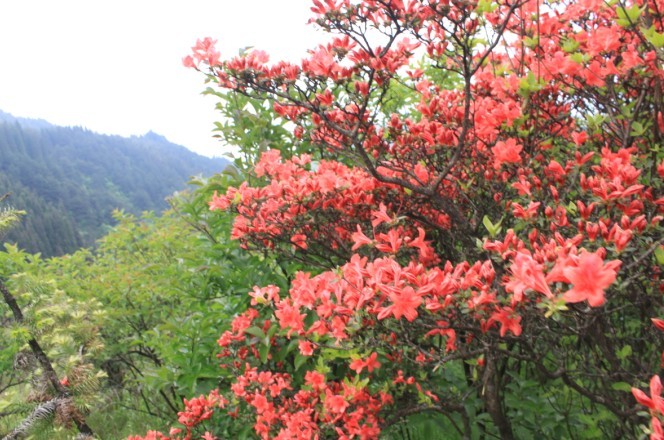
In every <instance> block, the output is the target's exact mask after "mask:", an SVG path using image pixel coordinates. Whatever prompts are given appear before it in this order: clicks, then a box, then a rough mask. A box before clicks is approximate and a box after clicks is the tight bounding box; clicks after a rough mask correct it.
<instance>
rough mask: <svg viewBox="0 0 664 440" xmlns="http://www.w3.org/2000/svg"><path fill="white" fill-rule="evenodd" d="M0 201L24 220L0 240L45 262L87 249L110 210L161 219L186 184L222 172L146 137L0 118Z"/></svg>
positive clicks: (219, 162) (214, 163)
mask: <svg viewBox="0 0 664 440" xmlns="http://www.w3.org/2000/svg"><path fill="white" fill-rule="evenodd" d="M0 158H1V159H0V194H5V193H10V197H9V199H8V204H9V205H10V206H11V207H13V208H15V209H17V210H21V211H25V212H26V213H27V214H28V215H27V216H25V219H24V221H23V222H21V224H20V225H19V226H17V227H16V228H15V229H14V230H12V232H11V233H10V234H9V236H8V237H7V241H9V242H11V243H16V244H18V246H19V247H20V248H23V249H25V250H26V251H28V252H31V253H35V252H40V253H41V254H42V255H43V256H46V257H50V256H56V255H63V254H66V253H71V252H73V251H75V250H76V249H78V248H81V247H91V246H93V245H94V244H95V241H96V240H97V239H99V238H100V237H102V236H103V235H104V233H106V232H107V231H108V229H109V226H110V225H111V224H113V217H112V212H113V210H116V209H118V210H122V211H125V212H127V213H132V214H140V213H141V212H143V211H155V212H161V211H163V210H164V209H166V208H167V207H168V204H167V202H166V198H167V197H168V196H169V195H171V194H173V193H174V192H176V191H180V190H183V189H185V188H186V185H187V182H188V180H189V179H190V177H191V176H194V175H199V174H202V175H204V176H209V175H212V174H214V173H217V172H219V171H221V170H223V168H224V167H225V166H226V165H227V164H228V162H227V161H226V160H224V159H220V158H214V159H210V158H207V157H203V156H200V155H197V154H195V153H193V152H191V151H189V150H187V149H186V148H184V147H182V146H179V145H175V144H173V143H171V142H169V141H168V140H166V139H165V138H164V137H162V136H160V135H158V134H155V133H152V132H150V133H147V134H146V135H144V136H140V137H136V136H134V137H131V138H124V137H120V136H106V135H100V134H97V133H94V132H92V131H89V130H87V129H84V128H80V127H58V126H54V125H51V124H49V123H47V122H45V121H42V120H30V119H22V118H15V117H12V116H11V115H8V114H7V113H2V112H0Z"/></svg>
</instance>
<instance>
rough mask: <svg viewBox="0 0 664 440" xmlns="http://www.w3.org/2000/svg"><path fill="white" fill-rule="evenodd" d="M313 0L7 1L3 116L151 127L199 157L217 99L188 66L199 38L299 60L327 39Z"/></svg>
mask: <svg viewBox="0 0 664 440" xmlns="http://www.w3.org/2000/svg"><path fill="white" fill-rule="evenodd" d="M310 4H311V1H310V0H250V1H243V0H190V1H187V2H184V1H175V0H173V1H168V0H112V1H110V0H57V1H54V0H0V110H3V111H5V112H8V113H11V114H13V115H15V116H22V117H30V118H41V119H45V120H47V121H49V122H51V123H53V124H56V125H65V126H82V127H86V128H88V129H90V130H93V131H96V132H99V133H104V134H118V135H122V136H130V135H142V134H145V133H146V132H148V131H149V130H152V131H154V132H156V133H159V134H161V135H163V136H165V137H166V138H168V139H169V140H170V141H172V142H175V143H177V144H180V145H184V146H185V147H187V148H189V149H191V150H194V151H196V152H198V153H200V154H205V155H208V156H211V155H217V156H219V155H222V154H223V153H224V152H225V150H224V148H223V146H222V145H221V144H220V142H219V141H217V140H215V139H213V138H212V137H211V130H212V127H213V122H214V121H215V120H218V118H217V114H216V113H215V111H214V110H213V108H214V100H213V99H212V98H210V97H203V96H201V95H200V92H201V91H202V90H203V88H204V85H203V80H204V78H203V76H202V75H201V74H198V73H197V72H195V71H193V70H190V69H186V68H184V67H183V66H182V62H181V59H182V57H184V56H185V55H188V54H189V52H190V47H191V46H193V45H194V43H195V41H196V39H197V38H203V37H206V36H210V37H213V38H216V39H217V40H218V48H219V49H220V50H221V52H222V55H223V56H224V57H226V58H227V57H230V56H232V55H234V54H236V53H237V51H238V50H239V49H240V48H242V47H246V46H254V47H257V48H260V49H264V50H266V51H267V52H268V53H269V54H270V55H271V60H278V59H282V58H288V59H291V60H293V61H299V60H300V59H301V58H302V57H303V56H304V55H305V52H306V49H307V48H310V47H313V45H314V44H313V42H314V41H320V40H321V38H322V37H321V35H322V34H321V33H320V32H317V31H316V30H315V28H314V27H313V26H312V25H306V22H307V20H308V19H309V18H310V17H311V15H312V14H311V11H310V9H309V8H310Z"/></svg>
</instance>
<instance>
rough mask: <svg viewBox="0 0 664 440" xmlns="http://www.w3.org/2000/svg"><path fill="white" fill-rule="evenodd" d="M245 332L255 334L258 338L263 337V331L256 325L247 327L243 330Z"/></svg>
mask: <svg viewBox="0 0 664 440" xmlns="http://www.w3.org/2000/svg"><path fill="white" fill-rule="evenodd" d="M244 332H245V333H248V334H250V335H252V336H256V337H257V338H259V339H264V338H265V332H264V331H263V330H262V329H260V328H258V327H249V328H248V329H246V330H245V331H244Z"/></svg>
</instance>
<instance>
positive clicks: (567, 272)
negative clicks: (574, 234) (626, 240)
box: [562, 252, 621, 307]
mask: <svg viewBox="0 0 664 440" xmlns="http://www.w3.org/2000/svg"><path fill="white" fill-rule="evenodd" d="M573 260H574V259H570V260H569V261H570V262H571V261H573ZM620 264H621V262H620V261H617V260H614V261H610V262H608V263H606V264H605V263H604V260H603V259H602V257H600V256H599V255H598V254H597V253H589V252H583V253H582V254H581V255H580V256H579V257H578V258H576V266H571V267H566V268H564V269H563V271H562V272H563V275H564V276H565V278H567V279H568V280H569V282H570V283H572V289H570V290H568V291H567V292H566V293H565V295H563V299H564V300H565V301H567V302H570V303H575V302H581V301H585V300H588V304H590V306H592V307H599V306H601V305H602V304H604V290H605V289H606V288H607V287H609V286H610V285H611V284H613V282H614V281H615V280H616V275H617V271H618V268H619V267H620Z"/></svg>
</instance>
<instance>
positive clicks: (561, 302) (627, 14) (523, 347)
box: [150, 0, 664, 439]
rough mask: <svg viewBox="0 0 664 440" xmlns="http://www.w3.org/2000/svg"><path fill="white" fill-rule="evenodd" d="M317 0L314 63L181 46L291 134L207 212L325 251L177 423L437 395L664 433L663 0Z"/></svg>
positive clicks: (469, 428)
mask: <svg viewBox="0 0 664 440" xmlns="http://www.w3.org/2000/svg"><path fill="white" fill-rule="evenodd" d="M312 11H313V13H314V14H315V18H314V19H313V20H314V21H315V23H316V24H317V25H318V26H319V27H320V28H322V29H323V30H325V31H328V32H330V33H331V34H332V39H331V41H330V43H328V44H325V45H321V46H319V47H317V48H314V49H312V50H311V51H310V52H309V54H308V57H307V58H305V59H304V60H302V62H300V63H297V64H294V63H288V62H277V63H270V62H269V58H268V56H267V55H266V54H265V53H263V52H260V51H249V52H247V53H244V54H242V55H240V56H238V57H236V58H234V59H231V60H228V61H221V60H220V58H219V55H218V53H217V52H216V50H215V49H214V42H213V41H211V40H209V39H206V40H203V41H199V42H198V43H197V44H196V46H195V47H194V48H193V49H194V51H193V55H191V56H190V57H187V58H186V59H185V65H187V66H190V67H194V68H197V69H200V70H201V71H203V70H206V71H207V75H208V78H209V80H210V81H213V82H215V83H218V84H219V86H220V87H222V88H224V89H226V90H228V91H229V92H231V93H237V94H240V95H243V96H246V97H248V98H249V99H256V100H264V99H268V100H269V101H270V102H272V104H273V111H274V114H275V115H274V116H275V118H282V119H283V120H286V121H288V122H289V123H290V126H291V128H292V142H293V145H296V146H297V151H296V152H295V154H293V153H292V149H283V150H282V151H280V150H279V149H271V150H266V151H264V152H263V154H262V155H261V156H260V159H259V160H258V162H257V163H256V166H255V167H254V168H253V170H251V171H250V175H249V177H250V179H249V180H247V181H246V182H245V183H243V184H242V185H240V186H239V187H237V188H230V189H229V190H228V191H227V192H226V193H225V194H216V195H215V196H214V198H213V199H212V200H211V201H210V209H212V210H230V211H232V212H234V213H235V214H236V217H235V224H234V227H233V233H232V236H233V238H234V239H237V240H239V241H240V242H241V244H242V245H243V247H245V248H246V249H249V250H260V251H265V252H274V253H277V254H279V255H282V256H284V257H287V258H292V259H295V260H298V261H301V262H302V264H303V266H302V267H303V268H304V269H305V270H302V271H299V272H297V273H293V274H291V285H290V289H289V291H287V292H283V291H280V290H279V289H278V288H277V287H275V286H271V285H270V286H257V287H256V288H255V289H254V291H253V292H251V293H250V295H251V297H252V303H251V304H252V305H251V307H250V308H249V309H248V310H247V311H246V312H245V313H243V314H241V315H239V316H237V317H236V318H235V320H234V321H233V322H232V325H231V328H230V329H229V330H227V331H225V332H224V333H223V334H222V335H221V337H220V339H219V345H220V347H221V353H220V354H219V358H220V364H221V369H220V375H221V377H222V378H223V379H222V385H221V386H220V387H219V389H218V391H215V392H214V393H213V394H212V395H210V396H207V397H205V396H203V397H200V398H198V399H193V400H190V401H186V402H185V403H186V409H185V411H184V412H183V413H181V414H180V423H181V424H182V425H183V426H184V428H182V431H178V429H179V428H178V429H176V430H175V431H177V432H172V434H171V435H173V436H174V437H173V438H179V437H178V436H182V435H184V438H193V436H194V435H201V434H202V433H205V436H207V437H206V438H213V437H214V436H220V437H223V436H229V435H239V434H238V433H240V432H244V433H245V434H246V435H251V434H250V433H247V431H246V430H245V431H242V429H243V428H245V427H246V426H251V427H252V429H253V433H254V434H255V435H257V436H259V437H261V438H279V439H287V438H288V439H290V438H327V437H339V438H366V439H368V438H376V437H377V436H378V435H379V433H380V432H381V430H385V429H387V430H388V432H394V430H393V429H394V428H395V427H397V426H399V424H400V423H401V422H402V421H403V420H405V421H406V423H408V422H409V421H410V422H412V423H416V420H417V418H416V417H415V415H417V414H420V413H425V412H426V413H432V414H439V415H442V416H443V417H444V418H443V417H441V418H440V420H444V422H441V423H443V424H444V426H445V427H446V429H449V430H450V432H452V430H454V431H456V433H457V434H458V436H459V437H460V438H461V437H463V438H470V437H471V436H479V435H482V434H485V435H493V436H498V437H500V438H504V439H510V438H521V437H524V436H525V437H531V436H532V435H533V434H534V433H537V434H540V435H544V436H547V437H551V438H560V437H572V436H574V433H575V432H585V435H586V437H588V438H598V437H602V436H607V435H611V436H619V437H626V438H629V437H636V436H637V435H638V434H639V433H643V432H645V431H644V430H650V432H651V434H652V437H651V438H662V429H661V417H662V410H663V408H662V401H661V397H659V395H660V393H661V385H660V383H659V377H658V376H655V377H654V378H653V379H652V380H651V382H650V383H651V385H650V389H651V396H650V397H648V396H647V395H646V394H645V393H643V392H642V391H639V387H640V386H642V384H643V383H644V382H646V381H648V380H649V378H650V377H652V374H653V373H655V372H656V371H658V370H659V369H660V368H662V364H661V363H662V357H661V356H662V351H663V349H664V347H663V344H662V337H661V333H658V330H657V328H653V326H652V325H651V319H653V321H652V322H655V327H660V328H661V327H662V325H661V322H662V321H661V319H660V318H659V317H661V316H664V304H663V301H662V293H663V292H664V285H663V284H662V281H661V279H660V273H661V266H662V264H664V247H663V243H664V239H662V226H661V220H662V218H663V217H662V211H663V210H664V208H663V206H664V198H663V197H662V195H661V191H662V177H664V153H663V152H662V151H663V150H662V149H661V147H662V132H663V131H664V114H663V111H664V106H663V101H662V96H663V95H662V92H663V90H662V80H664V66H663V63H664V52H663V48H664V22H663V18H664V15H663V14H664V3H662V2H661V1H659V0H646V1H644V0H636V1H634V0H626V1H622V0H621V1H616V2H611V3H605V2H599V1H593V0H588V1H582V2H569V1H565V0H563V1H556V2H549V1H542V2H538V1H535V0H522V1H519V0H517V1H512V0H508V1H503V0H499V1H491V0H481V1H479V2H466V1H457V0H452V1H415V0H411V1H401V0H365V1H362V2H350V1H348V0H336V1H335V0H325V1H319V0H314V1H313V7H312ZM526 390H529V391H528V392H529V394H528V395H526ZM630 390H633V394H632V393H630ZM526 398H527V399H530V402H529V403H527V404H524V403H523V400H524V399H526ZM634 398H636V400H635V399H634ZM637 403H638V404H641V405H645V406H646V407H648V408H649V409H650V411H651V414H652V420H651V427H650V428H646V427H645V426H643V425H642V424H643V423H644V422H645V421H646V420H645V419H644V418H643V415H642V408H641V407H640V406H639V405H638V404H637ZM529 406H530V407H532V406H535V407H537V408H538V411H539V412H540V413H539V414H538V415H537V417H538V423H535V422H534V418H531V419H528V417H524V414H525V413H524V412H526V411H529V410H530V411H532V408H530V409H529ZM547 414H548V415H549V416H548V417H549V419H547V418H546V417H547ZM533 417H535V416H533ZM562 419H565V420H566V421H567V423H566V425H567V426H566V427H564V426H562V427H561V426H560V425H561V424H560V423H559V421H560V420H562ZM600 422H601V423H600ZM406 429H409V428H406ZM390 430H392V431H390ZM602 430H605V431H602ZM150 435H153V437H150V438H158V437H154V435H157V434H150ZM158 435H162V434H158ZM452 435H455V434H450V436H452Z"/></svg>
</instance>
